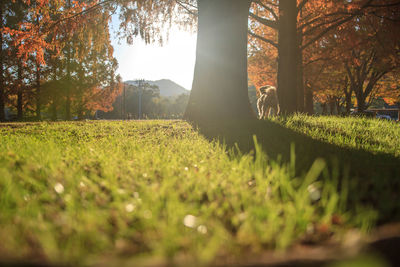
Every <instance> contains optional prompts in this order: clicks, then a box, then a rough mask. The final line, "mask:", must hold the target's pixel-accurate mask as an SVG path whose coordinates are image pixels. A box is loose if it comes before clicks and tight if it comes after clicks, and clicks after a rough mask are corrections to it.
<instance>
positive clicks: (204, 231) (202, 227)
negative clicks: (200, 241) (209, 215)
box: [197, 224, 207, 235]
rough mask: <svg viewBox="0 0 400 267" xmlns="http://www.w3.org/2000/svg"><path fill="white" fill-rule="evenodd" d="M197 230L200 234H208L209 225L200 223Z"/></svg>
mask: <svg viewBox="0 0 400 267" xmlns="http://www.w3.org/2000/svg"><path fill="white" fill-rule="evenodd" d="M197 232H199V233H200V234H203V235H205V234H207V226H205V225H202V224H201V225H199V226H198V227H197Z"/></svg>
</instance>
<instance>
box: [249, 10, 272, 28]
mask: <svg viewBox="0 0 400 267" xmlns="http://www.w3.org/2000/svg"><path fill="white" fill-rule="evenodd" d="M249 15H250V17H252V18H253V19H255V20H256V21H258V22H259V23H261V24H263V25H265V26H267V27H270V28H273V29H278V23H277V22H276V21H272V20H269V19H265V18H262V17H259V16H257V15H255V14H254V13H252V12H250V13H249Z"/></svg>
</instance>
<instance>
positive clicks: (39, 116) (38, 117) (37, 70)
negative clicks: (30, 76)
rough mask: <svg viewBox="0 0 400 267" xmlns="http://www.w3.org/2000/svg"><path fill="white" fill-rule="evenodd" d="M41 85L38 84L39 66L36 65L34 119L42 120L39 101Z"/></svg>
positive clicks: (40, 102)
mask: <svg viewBox="0 0 400 267" xmlns="http://www.w3.org/2000/svg"><path fill="white" fill-rule="evenodd" d="M41 97H42V96H41V84H40V65H39V63H36V119H37V120H41V119H42V114H41V113H42V101H41Z"/></svg>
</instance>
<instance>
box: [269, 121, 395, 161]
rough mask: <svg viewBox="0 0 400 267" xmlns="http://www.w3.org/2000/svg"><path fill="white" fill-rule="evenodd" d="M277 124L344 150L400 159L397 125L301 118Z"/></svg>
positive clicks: (381, 122)
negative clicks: (368, 152)
mask: <svg viewBox="0 0 400 267" xmlns="http://www.w3.org/2000/svg"><path fill="white" fill-rule="evenodd" d="M276 120H277V121H278V122H279V123H281V124H283V125H285V126H286V127H288V128H290V129H293V130H295V131H298V132H302V133H305V134H306V135H309V136H311V137H313V138H315V139H319V140H322V141H326V142H328V143H332V144H336V145H338V146H341V147H349V148H356V149H363V150H366V151H370V152H373V153H387V154H391V155H393V156H396V157H400V138H399V137H400V124H399V123H398V122H395V121H387V120H377V119H370V118H358V117H345V118H335V117H327V116H321V117H312V116H305V115H301V114H299V115H294V116H291V117H286V118H285V117H279V118H277V119H276Z"/></svg>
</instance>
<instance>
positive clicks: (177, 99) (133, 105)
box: [96, 83, 189, 119]
mask: <svg viewBox="0 0 400 267" xmlns="http://www.w3.org/2000/svg"><path fill="white" fill-rule="evenodd" d="M140 100H141V118H142V119H182V117H183V114H184V112H185V109H186V106H187V102H188V100H189V95H188V94H181V95H178V96H174V97H163V96H160V90H159V88H158V86H156V85H150V84H148V83H144V84H143V85H142V86H141V88H140V87H139V86H138V85H132V84H126V83H125V84H124V88H123V89H122V92H121V94H120V95H119V96H118V97H117V98H116V99H115V101H114V103H113V104H112V107H113V109H112V110H111V111H109V112H102V111H99V112H97V114H96V116H97V118H99V119H139V102H140Z"/></svg>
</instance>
